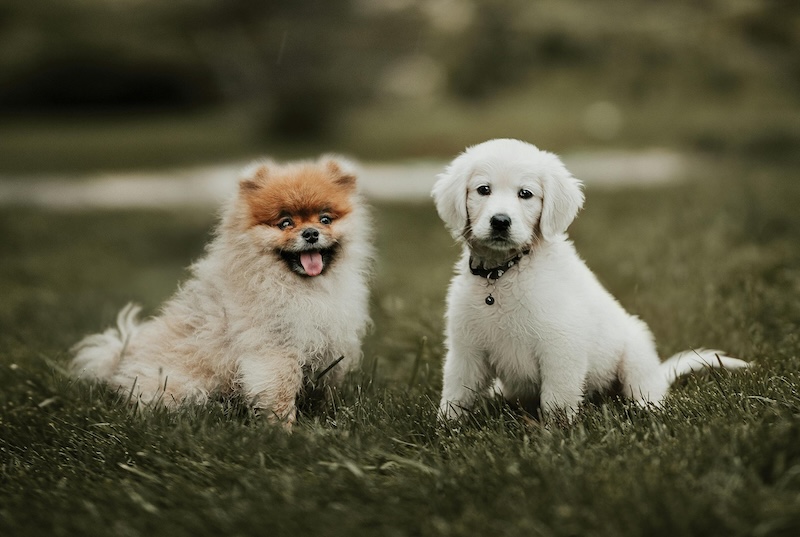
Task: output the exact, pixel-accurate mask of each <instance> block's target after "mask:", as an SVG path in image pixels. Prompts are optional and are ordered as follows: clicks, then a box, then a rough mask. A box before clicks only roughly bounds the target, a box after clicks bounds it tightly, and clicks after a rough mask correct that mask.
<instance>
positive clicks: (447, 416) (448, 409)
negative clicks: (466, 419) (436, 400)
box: [437, 401, 465, 424]
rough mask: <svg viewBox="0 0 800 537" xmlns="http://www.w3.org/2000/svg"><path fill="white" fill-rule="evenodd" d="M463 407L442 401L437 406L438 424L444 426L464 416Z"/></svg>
mask: <svg viewBox="0 0 800 537" xmlns="http://www.w3.org/2000/svg"><path fill="white" fill-rule="evenodd" d="M464 411H465V409H464V407H462V406H461V405H459V404H458V403H456V402H453V401H442V402H441V403H440V404H439V412H438V413H437V418H438V420H439V423H441V424H444V423H448V422H451V421H455V420H457V419H459V418H460V417H461V416H463V415H464Z"/></svg>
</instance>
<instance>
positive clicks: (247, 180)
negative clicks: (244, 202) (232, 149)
mask: <svg viewBox="0 0 800 537" xmlns="http://www.w3.org/2000/svg"><path fill="white" fill-rule="evenodd" d="M272 164H273V163H272V162H271V161H269V160H257V161H255V162H252V163H251V164H250V165H249V166H247V167H246V168H245V169H244V170H242V173H241V174H240V175H239V193H240V194H247V193H249V192H254V191H256V190H258V189H259V188H261V187H262V186H263V185H264V184H265V183H266V182H267V179H269V175H270V167H271V166H272Z"/></svg>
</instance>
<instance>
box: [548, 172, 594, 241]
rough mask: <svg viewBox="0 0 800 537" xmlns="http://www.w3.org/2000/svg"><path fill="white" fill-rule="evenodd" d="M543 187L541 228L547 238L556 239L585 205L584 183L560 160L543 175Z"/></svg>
mask: <svg viewBox="0 0 800 537" xmlns="http://www.w3.org/2000/svg"><path fill="white" fill-rule="evenodd" d="M556 158H557V157H556ZM542 187H543V189H544V193H543V200H542V216H541V219H540V221H539V228H540V229H541V232H542V237H543V238H544V239H545V240H554V239H556V237H557V236H558V235H561V234H562V233H564V232H566V231H567V228H568V227H569V225H570V224H571V223H572V221H573V220H575V217H576V216H577V215H578V211H580V209H581V207H583V199H584V198H583V189H582V187H583V183H581V182H580V181H579V180H578V179H575V178H574V177H573V176H572V174H571V173H569V171H568V170H567V169H566V168H565V167H564V165H563V164H562V163H561V161H560V160H558V161H557V166H555V168H554V170H553V171H552V172H551V173H549V174H547V175H546V176H544V177H543V181H542Z"/></svg>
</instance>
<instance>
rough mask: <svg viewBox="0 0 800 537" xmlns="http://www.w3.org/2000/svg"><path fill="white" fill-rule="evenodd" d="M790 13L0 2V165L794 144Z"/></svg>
mask: <svg viewBox="0 0 800 537" xmlns="http://www.w3.org/2000/svg"><path fill="white" fill-rule="evenodd" d="M799 104H800V3H798V2H796V1H793V0H702V1H700V0H674V1H670V2H656V1H649V0H640V1H622V0H596V1H592V2H583V1H578V0H563V1H558V2H555V1H537V2H530V1H524V0H271V1H268V2H257V1H247V0H172V1H170V2H164V1H162V0H114V1H112V0H36V1H35V2H20V1H17V0H0V114H1V115H2V116H1V117H2V121H0V172H12V173H18V172H41V171H73V170H74V171H85V170H90V169H113V168H141V167H162V166H173V165H183V164H187V163H193V164H194V163H198V162H205V161H219V160H224V159H240V158H244V157H249V156H252V155H256V154H263V153H269V154H276V155H279V156H286V157H291V156H299V155H303V156H305V155H307V154H309V153H313V152H317V151H328V150H336V151H341V152H345V153H348V154H351V155H353V156H356V157H358V158H361V159H367V160H389V159H399V158H420V157H435V158H450V157H451V156H452V155H453V154H454V153H456V152H458V151H460V150H461V149H463V147H464V146H465V145H467V144H470V143H476V142H479V141H482V140H485V139H487V138H490V137H497V136H510V137H519V138H523V139H526V140H529V141H532V142H534V143H536V144H537V145H540V146H541V147H545V148H547V149H550V150H555V151H571V150H576V149H580V148H586V147H592V148H593V147H608V146H615V147H626V148H632V149H636V148H642V147H651V146H656V145H657V146H669V147H673V148H677V149H680V150H686V151H693V152H694V151H700V152H709V153H714V154H728V153H735V154H746V155H748V156H752V157H755V158H769V159H774V158H791V157H795V156H796V155H797V154H798V148H800V107H799V106H798V105H799Z"/></svg>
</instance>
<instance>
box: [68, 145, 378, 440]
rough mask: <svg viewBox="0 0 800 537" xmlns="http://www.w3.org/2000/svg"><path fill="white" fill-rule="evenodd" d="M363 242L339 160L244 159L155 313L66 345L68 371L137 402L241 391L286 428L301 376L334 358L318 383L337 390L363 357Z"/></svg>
mask: <svg viewBox="0 0 800 537" xmlns="http://www.w3.org/2000/svg"><path fill="white" fill-rule="evenodd" d="M370 239H371V232H370V222H369V217H368V214H367V210H366V208H365V206H364V204H363V202H362V200H361V197H360V195H359V194H358V192H357V189H356V176H355V173H354V170H353V168H352V165H351V164H350V163H348V162H347V161H344V160H342V159H339V158H335V157H323V158H321V159H320V160H318V161H316V162H296V163H289V164H286V165H278V164H275V163H273V162H269V161H266V162H261V163H256V164H253V165H252V166H251V167H250V168H248V169H246V170H245V171H244V173H243V177H242V178H241V180H240V182H239V189H238V193H237V194H236V195H235V196H234V197H233V199H231V201H230V202H229V203H228V204H227V206H226V208H225V209H224V210H223V214H222V219H221V222H220V224H219V226H218V228H217V230H216V233H215V237H214V239H213V240H212V241H211V243H210V244H208V246H207V247H206V255H205V256H204V257H203V258H201V259H200V260H199V261H197V262H196V263H194V264H193V265H192V266H191V274H192V277H191V278H190V279H189V280H188V281H187V282H185V283H184V284H183V285H182V286H181V287H180V288H179V289H178V291H177V292H176V293H175V295H174V296H173V297H172V298H171V299H170V300H169V301H168V302H167V303H166V304H165V305H164V306H163V309H162V311H161V313H160V315H158V316H156V317H153V318H150V319H147V320H145V321H138V320H137V314H138V313H139V310H140V308H139V307H138V306H135V305H128V306H126V307H125V308H123V309H122V311H120V313H119V315H118V317H117V326H116V328H109V329H108V330H106V331H105V332H103V333H101V334H94V335H90V336H87V337H86V338H84V339H83V340H82V341H81V342H80V343H78V344H77V345H76V346H75V347H74V348H73V352H74V353H75V357H74V360H73V362H72V371H73V372H74V374H76V375H79V376H88V377H92V378H96V379H100V380H103V381H106V382H108V383H109V384H110V385H112V386H115V387H118V388H119V390H120V391H121V393H123V394H124V395H126V396H127V395H129V394H131V395H132V396H133V400H135V401H140V402H142V403H146V404H150V403H160V404H164V405H167V406H174V405H178V404H180V403H183V402H194V403H202V402H204V401H206V400H207V399H208V398H209V396H211V395H215V394H221V395H226V394H233V393H238V394H240V395H241V396H243V397H244V398H246V399H247V400H249V401H252V403H253V405H254V406H255V408H256V409H257V410H258V411H260V412H262V413H264V414H266V415H267V416H269V417H270V419H272V420H274V421H279V422H282V423H284V424H285V425H286V426H287V427H291V424H292V423H293V422H294V420H295V417H296V413H297V410H296V399H297V397H298V395H299V394H300V392H301V391H302V388H303V385H304V381H306V380H308V379H316V377H317V376H319V375H320V373H322V372H324V371H325V370H326V369H328V368H329V367H330V366H331V365H333V364H336V365H335V366H334V367H332V368H331V369H330V370H329V371H328V372H326V373H325V375H324V376H322V379H321V381H322V382H324V383H325V385H326V386H331V385H333V386H335V385H336V384H338V383H339V382H340V381H341V379H342V377H343V376H344V374H345V373H346V372H347V371H348V370H350V369H352V368H353V367H354V366H355V365H357V364H358V362H359V360H360V357H361V339H362V337H363V336H364V334H365V332H366V329H367V326H368V324H369V314H368V304H367V302H368V295H369V291H368V288H367V279H368V275H369V273H370V268H371V264H372V246H371V243H370ZM342 357H343V358H342ZM337 361H338V363H337Z"/></svg>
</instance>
